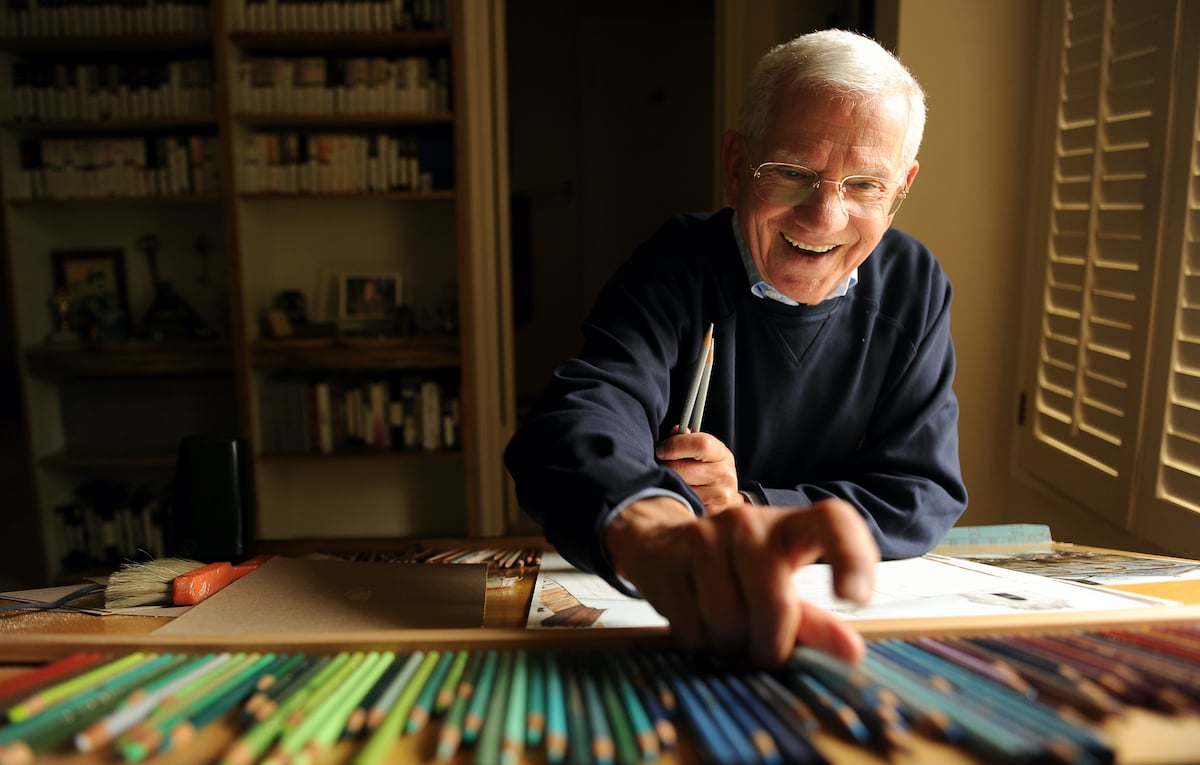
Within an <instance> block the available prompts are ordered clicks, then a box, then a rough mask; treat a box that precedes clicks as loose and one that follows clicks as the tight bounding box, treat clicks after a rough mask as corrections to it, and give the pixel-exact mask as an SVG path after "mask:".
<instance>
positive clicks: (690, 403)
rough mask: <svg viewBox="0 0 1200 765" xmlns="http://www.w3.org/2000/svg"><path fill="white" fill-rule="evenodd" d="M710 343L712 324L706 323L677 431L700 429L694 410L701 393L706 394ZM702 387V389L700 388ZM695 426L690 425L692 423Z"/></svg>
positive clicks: (711, 339) (710, 350) (711, 340)
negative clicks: (705, 330)
mask: <svg viewBox="0 0 1200 765" xmlns="http://www.w3.org/2000/svg"><path fill="white" fill-rule="evenodd" d="M712 345H713V325H712V324H709V325H708V331H707V332H705V333H704V341H703V342H702V343H701V344H700V355H699V356H698V357H697V359H696V365H695V371H694V372H693V373H692V382H691V385H690V386H689V387H688V393H687V398H686V399H685V400H684V403H683V412H682V413H681V414H680V415H679V432H680V433H689V432H691V433H695V432H697V431H699V430H700V428H699V424H700V423H699V422H696V420H698V419H699V418H697V417H696V414H695V410H696V405H697V401H698V400H701V396H702V394H703V395H704V396H707V393H708V391H707V386H706V380H707V379H708V374H707V373H708V372H710V370H711V369H712ZM702 388H704V390H703V391H702V390H701V389H702ZM700 409H701V410H703V403H701V404H700ZM693 424H694V425H696V427H694V428H693V427H692V425H693Z"/></svg>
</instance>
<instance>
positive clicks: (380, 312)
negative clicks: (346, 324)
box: [338, 273, 400, 319]
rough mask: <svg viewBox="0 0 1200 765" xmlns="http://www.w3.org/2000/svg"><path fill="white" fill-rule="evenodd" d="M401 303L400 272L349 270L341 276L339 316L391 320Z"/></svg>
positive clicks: (339, 281) (339, 283)
mask: <svg viewBox="0 0 1200 765" xmlns="http://www.w3.org/2000/svg"><path fill="white" fill-rule="evenodd" d="M399 305H400V274H394V273H350V274H342V275H341V276H339V277H338V318H339V319H390V318H392V317H393V316H394V315H395V313H396V308H397V307H398V306H399Z"/></svg>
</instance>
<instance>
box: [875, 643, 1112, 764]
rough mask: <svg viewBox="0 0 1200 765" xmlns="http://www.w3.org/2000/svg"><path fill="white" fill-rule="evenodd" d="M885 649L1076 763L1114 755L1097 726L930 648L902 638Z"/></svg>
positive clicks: (1109, 758) (1107, 758)
mask: <svg viewBox="0 0 1200 765" xmlns="http://www.w3.org/2000/svg"><path fill="white" fill-rule="evenodd" d="M881 649H882V650H884V651H885V652H886V651H888V650H891V651H895V652H896V654H898V655H901V656H904V657H905V658H907V659H908V660H910V661H912V662H914V663H915V664H917V665H919V666H921V667H923V668H925V669H926V670H927V671H928V673H929V674H930V675H931V676H936V677H939V678H941V679H942V681H943V682H944V683H947V684H949V686H950V687H951V689H952V690H953V691H954V692H955V694H956V695H957V696H958V698H960V699H970V700H971V701H972V702H975V703H981V704H984V705H987V706H988V707H989V708H990V709H991V710H992V712H993V714H997V715H998V716H999V717H1001V718H1002V719H1004V720H1006V721H1008V722H1009V723H1010V724H1011V723H1012V722H1014V721H1016V722H1018V723H1019V724H1020V726H1021V727H1022V729H1024V730H1028V731H1030V732H1033V733H1037V734H1038V735H1040V736H1041V737H1042V738H1043V739H1044V742H1045V743H1044V748H1045V749H1046V750H1047V751H1055V752H1059V753H1062V755H1064V756H1067V757H1070V758H1071V761H1072V762H1087V761H1088V760H1089V759H1091V758H1097V759H1096V761H1106V760H1111V758H1112V749H1111V747H1110V746H1109V744H1108V743H1107V742H1106V741H1104V740H1102V739H1100V738H1099V737H1097V736H1096V734H1095V732H1094V729H1092V728H1091V727H1089V726H1084V725H1079V724H1077V723H1075V722H1072V721H1069V720H1066V719H1065V718H1063V717H1062V716H1061V715H1060V714H1059V712H1058V710H1056V709H1053V708H1050V707H1047V706H1045V705H1042V704H1039V703H1037V702H1035V701H1030V700H1029V699H1027V698H1026V697H1025V696H1024V695H1022V694H1019V693H1016V692H1014V691H1013V690H1012V689H1011V688H1009V687H1007V686H1003V685H999V684H997V683H994V682H992V681H990V680H987V679H986V678H984V677H981V676H979V675H976V674H974V673H971V672H970V671H968V670H964V669H963V668H961V667H959V666H957V665H955V664H953V663H951V662H948V661H946V660H944V659H941V658H939V657H938V656H935V655H933V654H931V653H928V652H927V651H923V650H921V649H920V648H918V647H916V646H914V645H911V644H909V643H906V642H904V641H899V640H889V641H883V645H881Z"/></svg>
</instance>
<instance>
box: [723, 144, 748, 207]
mask: <svg viewBox="0 0 1200 765" xmlns="http://www.w3.org/2000/svg"><path fill="white" fill-rule="evenodd" d="M749 167H750V165H749V158H748V157H747V156H746V141H745V139H744V138H742V134H741V133H739V132H738V131H736V130H726V131H725V135H724V137H723V139H722V141H721V168H722V170H723V171H724V172H723V186H724V188H725V203H726V204H727V205H729V206H730V207H732V208H734V209H735V210H736V209H737V206H738V198H739V194H740V192H741V190H742V186H741V184H742V183H745V182H748V178H747V176H746V174H747V173H748V172H749Z"/></svg>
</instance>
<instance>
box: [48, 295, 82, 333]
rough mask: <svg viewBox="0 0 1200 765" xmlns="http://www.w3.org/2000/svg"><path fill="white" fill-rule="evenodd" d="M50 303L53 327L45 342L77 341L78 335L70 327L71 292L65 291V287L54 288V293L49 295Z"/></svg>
mask: <svg viewBox="0 0 1200 765" xmlns="http://www.w3.org/2000/svg"><path fill="white" fill-rule="evenodd" d="M50 305H52V306H53V307H54V317H55V327H54V331H53V332H51V333H50V336H49V337H48V338H47V342H51V343H77V342H79V335H77V334H76V333H75V331H74V330H73V329H71V293H69V292H67V288H66V287H59V288H58V289H56V290H54V294H53V295H52V296H51V297H50Z"/></svg>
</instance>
